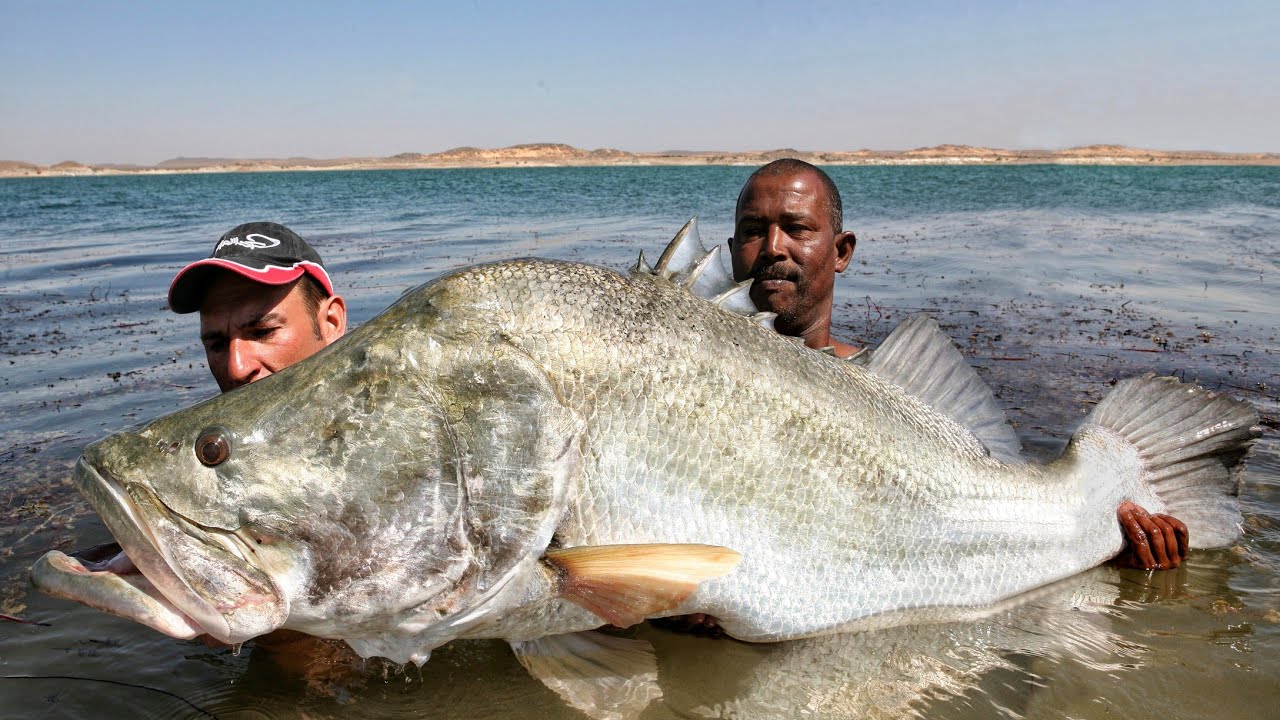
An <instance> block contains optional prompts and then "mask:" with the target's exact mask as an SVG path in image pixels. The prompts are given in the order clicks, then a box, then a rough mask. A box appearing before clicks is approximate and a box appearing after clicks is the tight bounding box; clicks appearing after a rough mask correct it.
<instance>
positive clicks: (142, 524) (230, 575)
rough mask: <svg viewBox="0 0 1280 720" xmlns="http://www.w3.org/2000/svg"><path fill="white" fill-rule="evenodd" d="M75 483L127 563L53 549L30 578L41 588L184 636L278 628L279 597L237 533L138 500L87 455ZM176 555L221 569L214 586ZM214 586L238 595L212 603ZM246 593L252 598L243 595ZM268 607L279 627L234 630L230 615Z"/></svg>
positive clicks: (148, 496)
mask: <svg viewBox="0 0 1280 720" xmlns="http://www.w3.org/2000/svg"><path fill="white" fill-rule="evenodd" d="M75 482H76V485H77V486H78V487H79V489H80V491H81V493H82V494H83V495H84V496H85V498H86V499H88V501H89V503H90V504H91V505H92V506H93V507H94V509H95V510H97V511H98V514H99V515H100V516H101V517H102V519H103V522H104V523H105V524H106V526H107V529H108V530H110V531H111V534H112V535H114V536H115V538H116V540H117V541H118V542H119V543H120V546H121V547H122V548H123V551H124V553H123V555H124V557H121V556H116V557H114V558H112V559H110V560H104V561H102V562H94V561H93V560H92V559H89V558H85V557H75V556H72V555H66V554H64V553H62V552H59V551H56V550H55V551H51V552H49V553H46V554H45V555H44V556H43V557H41V558H40V559H39V560H38V561H37V562H36V564H35V565H34V566H33V567H32V570H31V579H32V582H33V583H34V584H35V585H36V587H37V588H39V589H40V590H42V591H43V592H46V593H48V594H50V595H55V596H58V597H63V598H67V599H69V600H75V601H77V602H82V603H84V604H86V605H88V606H90V607H93V608H96V609H99V610H102V611H104V612H107V613H110V614H113V615H118V616H120V617H124V618H127V619H130V620H134V621H136V622H139V623H142V624H144V625H146V626H148V627H151V628H153V629H155V630H158V631H160V632H162V633H165V634H166V635H170V636H172V637H177V638H184V639H185V638H191V637H195V636H196V635H199V634H201V633H208V634H209V635H212V636H213V637H215V638H217V639H219V640H221V641H223V642H229V643H234V642H242V641H244V640H247V639H248V638H250V637H254V636H256V635H259V634H261V633H262V632H266V631H269V630H270V629H274V627H278V626H279V624H280V622H279V620H282V618H279V619H277V616H279V615H280V612H279V611H280V608H279V605H280V601H279V594H278V593H277V592H275V590H274V587H272V586H271V585H270V582H269V580H268V579H267V577H266V575H265V573H263V572H262V571H261V570H260V569H258V568H257V567H256V566H254V564H253V563H252V562H251V561H250V560H249V559H248V557H247V556H246V553H244V552H242V551H241V550H240V549H239V548H238V547H237V545H238V544H239V543H238V542H237V540H236V538H235V537H234V536H233V535H232V534H229V533H225V532H218V531H214V530H210V529H206V528H200V527H199V526H198V525H195V524H194V523H191V522H190V521H188V520H186V519H185V518H182V517H181V516H179V515H177V514H176V513H174V512H173V511H172V510H170V509H169V508H167V507H166V506H164V505H163V503H161V502H160V501H159V499H158V498H156V497H155V496H154V494H152V493H150V492H149V491H146V490H141V491H140V492H139V494H140V495H141V496H142V498H141V499H142V501H141V502H139V501H138V500H137V499H135V498H134V497H133V496H132V495H131V494H130V493H129V492H128V491H127V490H126V489H125V488H124V487H123V486H122V485H121V484H120V483H119V482H118V481H116V480H115V479H114V478H112V477H111V476H110V474H109V473H100V472H99V471H98V470H97V469H96V468H94V467H93V465H92V464H90V463H89V462H88V461H87V460H86V459H85V458H84V457H81V458H80V460H79V462H78V463H76V468H75ZM177 551H182V552H183V553H185V554H187V555H192V554H194V555H198V556H200V557H197V558H196V561H195V562H196V564H199V565H200V566H201V567H204V568H206V569H207V568H210V567H213V568H215V569H217V570H218V571H217V572H216V573H214V574H215V576H216V577H215V581H212V582H211V581H208V580H203V581H202V579H201V578H200V577H199V576H198V575H197V574H195V573H184V572H182V571H180V570H179V568H181V567H183V564H182V563H179V562H178V561H177V560H178V558H177V557H175V555H176V553H177ZM228 555H229V556H230V557H229V558H228V557H227V556H228ZM228 561H231V562H228ZM188 564H191V563H188ZM219 565H222V566H230V565H243V566H245V567H242V568H240V569H239V570H236V569H233V568H231V567H224V568H218V567H217V566H219ZM219 583H220V585H219ZM195 584H201V585H203V586H204V587H205V588H206V592H205V593H204V594H202V593H201V592H199V591H198V590H197V589H196V587H194V586H193V585H195ZM211 586H212V587H219V586H221V587H228V588H230V589H231V590H230V591H228V592H226V593H212V594H214V595H216V596H218V597H224V596H225V597H226V599H225V600H216V599H215V600H212V601H211V600H210V599H207V598H206V596H207V595H210V594H211V593H210V592H208V589H209V588H210V587H211ZM246 589H248V590H251V592H247V593H246V592H244V590H246ZM264 609H265V610H266V611H267V612H266V613H265V615H266V616H270V618H269V622H268V623H266V624H269V625H272V627H268V628H266V629H263V630H258V629H257V628H254V627H233V623H232V622H229V621H228V618H227V615H228V614H235V613H236V611H243V610H249V611H250V612H253V611H258V614H259V615H263V614H264V613H262V612H261V611H262V610H264ZM261 619H267V618H265V617H264V618H261ZM240 620H241V621H243V620H244V618H240ZM235 624H236V625H237V626H240V625H246V624H247V625H250V626H253V625H263V623H261V622H248V623H245V622H237V623H235Z"/></svg>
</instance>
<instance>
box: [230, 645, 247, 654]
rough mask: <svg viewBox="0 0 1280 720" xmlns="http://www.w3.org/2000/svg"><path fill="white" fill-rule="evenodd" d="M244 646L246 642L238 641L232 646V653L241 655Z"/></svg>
mask: <svg viewBox="0 0 1280 720" xmlns="http://www.w3.org/2000/svg"><path fill="white" fill-rule="evenodd" d="M242 647H244V643H236V644H235V645H232V646H231V654H232V655H234V656H236V657H240V648H242Z"/></svg>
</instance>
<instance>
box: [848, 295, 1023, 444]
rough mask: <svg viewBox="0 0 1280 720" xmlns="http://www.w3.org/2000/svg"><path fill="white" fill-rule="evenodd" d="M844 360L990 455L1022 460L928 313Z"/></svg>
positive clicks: (1003, 421) (978, 382)
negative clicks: (946, 421) (952, 424)
mask: <svg viewBox="0 0 1280 720" xmlns="http://www.w3.org/2000/svg"><path fill="white" fill-rule="evenodd" d="M855 358H857V359H856V360H855ZM850 360H851V361H853V362H855V364H860V365H864V366H865V367H866V369H867V370H868V371H870V372H872V373H874V374H875V375H877V376H879V377H880V378H881V379H882V380H886V381H888V382H891V383H893V384H895V385H897V386H898V387H901V388H902V389H903V390H906V391H907V392H908V393H909V394H911V395H914V396H915V397H916V399H918V400H920V401H921V402H923V403H925V404H926V405H928V406H929V407H931V408H933V409H934V410H935V411H936V412H938V413H940V414H942V415H946V416H948V417H950V418H951V419H953V420H955V421H956V422H958V423H960V424H961V425H963V426H964V427H965V428H966V429H968V430H969V432H971V433H973V435H974V437H976V438H977V440H978V442H980V443H982V445H983V447H985V448H986V450H987V453H988V454H989V455H991V457H994V458H996V459H998V460H1002V461H1004V462H1010V463H1021V462H1024V460H1023V458H1022V443H1021V442H1019V441H1018V436H1017V434H1015V433H1014V431H1013V427H1012V426H1010V425H1009V421H1008V419H1007V418H1006V417H1005V414H1004V410H1003V409H1001V408H1000V405H999V403H997V402H996V399H995V396H993V395H992V394H991V388H989V387H987V384H986V383H985V382H983V381H982V378H980V377H978V373H977V371H975V370H974V369H973V367H972V366H971V365H969V362H968V361H967V360H965V358H964V356H963V355H961V354H960V351H959V350H957V349H956V346H955V343H953V342H951V338H949V337H947V335H946V333H944V332H942V328H940V327H938V322H937V321H936V320H934V319H933V318H931V317H929V316H928V315H916V316H914V317H912V318H910V319H909V320H906V321H904V322H903V323H902V324H900V325H898V327H896V328H894V330H893V332H891V333H889V337H887V338H885V340H884V342H882V343H880V346H879V347H877V348H876V349H875V351H874V352H873V353H870V354H869V355H868V356H866V357H865V359H864V358H863V355H862V353H859V354H857V355H854V356H853V358H850Z"/></svg>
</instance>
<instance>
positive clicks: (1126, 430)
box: [1072, 374, 1262, 547]
mask: <svg viewBox="0 0 1280 720" xmlns="http://www.w3.org/2000/svg"><path fill="white" fill-rule="evenodd" d="M1257 423H1258V414H1257V412H1256V411H1255V410H1254V409H1253V407H1252V406H1251V405H1249V403H1247V402H1244V401H1241V400H1236V399H1234V398H1230V397H1226V396H1224V395H1219V394H1217V393H1214V392H1211V391H1209V390H1206V389H1204V388H1202V387H1200V386H1198V385H1195V384H1192V383H1184V382H1181V381H1180V380H1178V379H1177V378H1173V377H1156V376H1155V375H1154V374H1147V375H1144V376H1142V377H1138V378H1130V379H1128V380H1123V381H1121V382H1119V383H1117V384H1116V386H1115V389H1113V390H1112V391H1111V392H1110V393H1109V394H1108V395H1107V396H1106V397H1104V398H1103V399H1102V402H1100V403H1098V406H1097V407H1096V408H1094V410H1093V412H1092V413H1090V415H1089V417H1088V418H1086V419H1085V425H1084V426H1083V427H1082V428H1081V429H1080V431H1078V432H1077V433H1076V436H1075V437H1074V438H1073V439H1072V444H1073V445H1075V444H1078V443H1081V442H1093V441H1092V440H1090V439H1089V438H1090V428H1091V427H1101V428H1103V429H1105V430H1106V431H1107V434H1108V435H1109V436H1110V437H1115V436H1119V438H1120V439H1121V440H1123V441H1124V442H1127V443H1128V444H1130V445H1131V446H1132V447H1133V448H1134V450H1135V451H1136V452H1137V454H1138V457H1139V458H1140V461H1141V464H1142V479H1143V480H1144V481H1145V482H1146V483H1147V484H1148V485H1149V486H1150V488H1151V491H1152V492H1153V493H1154V494H1155V496H1156V497H1157V498H1159V500H1160V501H1161V502H1162V503H1163V504H1164V508H1163V511H1164V512H1167V513H1168V514H1169V515H1172V516H1174V517H1176V518H1178V519H1179V520H1181V521H1182V522H1183V523H1185V526H1184V527H1183V528H1182V532H1183V533H1184V534H1185V533H1187V532H1189V534H1190V536H1191V537H1190V545H1191V546H1192V547H1220V546H1222V545H1227V544H1229V543H1231V542H1232V541H1234V540H1235V539H1236V538H1238V537H1239V536H1240V534H1241V516H1240V508H1239V503H1238V501H1237V497H1238V496H1239V494H1240V486H1241V483H1242V481H1243V477H1242V473H1243V467H1244V464H1243V460H1244V457H1245V455H1246V454H1247V453H1248V451H1249V448H1250V446H1251V445H1252V444H1253V441H1254V440H1255V439H1256V438H1258V437H1259V436H1261V434H1262V431H1261V428H1259V427H1258V426H1257ZM1175 534H1176V532H1175ZM1182 542H1186V540H1185V539H1183V540H1182Z"/></svg>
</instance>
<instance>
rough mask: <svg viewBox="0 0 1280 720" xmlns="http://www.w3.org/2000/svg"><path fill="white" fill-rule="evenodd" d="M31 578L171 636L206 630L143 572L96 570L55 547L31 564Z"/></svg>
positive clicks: (53, 592) (49, 588) (57, 593)
mask: <svg viewBox="0 0 1280 720" xmlns="http://www.w3.org/2000/svg"><path fill="white" fill-rule="evenodd" d="M31 581H32V583H34V584H35V586H36V587H37V588H38V589H39V590H40V591H41V592H44V593H47V594H49V595H53V596H55V597H60V598H65V599H67V600H74V601H76V602H80V603H83V604H85V605H88V606H89V607H91V608H95V609H97V610H101V611H103V612H105V613H109V614H111V615H115V616H117V617H122V618H125V619H126V620H133V621H134V622H137V623H141V624H143V625H146V626H147V627H149V628H151V629H153V630H156V631H158V632H161V633H164V634H165V635H168V636H170V637H175V638H178V639H180V640H187V639H190V638H193V637H196V636H197V635H200V634H203V633H204V628H203V627H201V625H200V623H198V622H196V621H195V620H194V619H192V618H191V617H190V616H188V615H187V614H186V613H183V612H182V611H181V610H179V609H178V608H177V607H176V606H175V605H174V604H173V603H171V602H169V600H168V599H167V598H165V596H164V595H162V594H161V593H160V592H159V591H157V590H156V589H155V586H154V585H152V584H151V581H149V580H147V578H146V576H145V575H142V574H141V573H134V574H119V573H116V572H112V571H110V570H99V569H94V568H93V567H92V565H90V566H86V565H85V564H84V563H83V562H81V561H80V560H79V559H78V558H75V557H72V556H70V555H66V554H64V553H62V552H59V551H57V550H52V551H50V552H48V553H45V555H44V556H43V557H41V558H40V559H39V560H37V561H36V564H35V565H34V566H32V568H31Z"/></svg>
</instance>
